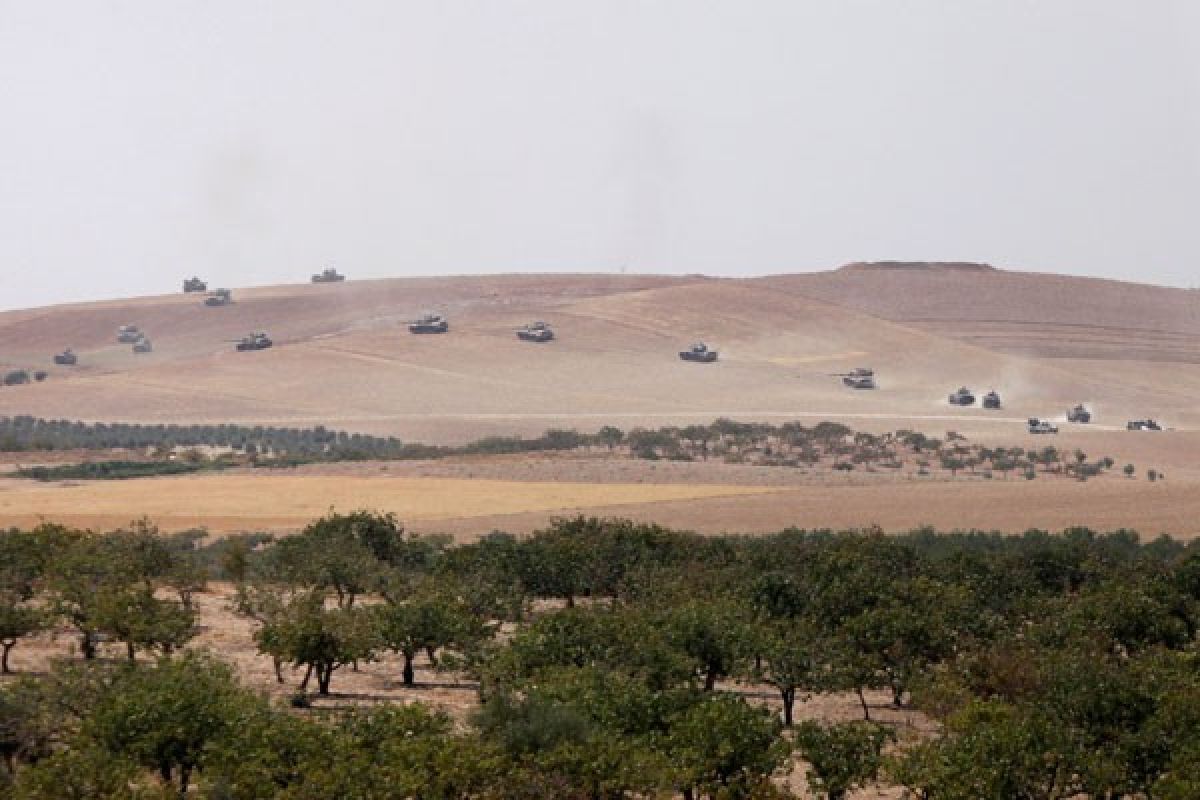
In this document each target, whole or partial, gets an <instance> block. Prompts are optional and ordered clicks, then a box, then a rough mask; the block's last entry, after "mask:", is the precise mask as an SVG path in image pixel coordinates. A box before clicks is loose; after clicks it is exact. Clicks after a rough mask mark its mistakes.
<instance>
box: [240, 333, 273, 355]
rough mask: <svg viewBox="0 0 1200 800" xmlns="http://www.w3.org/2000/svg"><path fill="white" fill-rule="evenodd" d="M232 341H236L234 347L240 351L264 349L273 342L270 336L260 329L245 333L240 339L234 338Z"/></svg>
mask: <svg viewBox="0 0 1200 800" xmlns="http://www.w3.org/2000/svg"><path fill="white" fill-rule="evenodd" d="M234 341H235V342H236V344H235V346H234V347H235V349H236V350H237V351H238V352H241V353H244V352H246V351H248V350H266V349H267V348H268V347H271V346H272V345H274V344H275V343H274V342H273V341H271V337H270V336H267V335H266V334H265V333H263V332H262V331H255V332H254V333H249V334H246V335H245V336H243V337H242V338H241V339H235V340H234Z"/></svg>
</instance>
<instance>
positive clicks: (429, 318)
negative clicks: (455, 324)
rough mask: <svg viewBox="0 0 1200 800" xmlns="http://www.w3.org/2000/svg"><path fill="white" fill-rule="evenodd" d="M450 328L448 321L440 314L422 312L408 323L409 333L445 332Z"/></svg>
mask: <svg viewBox="0 0 1200 800" xmlns="http://www.w3.org/2000/svg"><path fill="white" fill-rule="evenodd" d="M448 330H450V322H449V320H447V319H446V318H445V317H443V316H442V315H441V314H423V315H421V316H420V317H419V318H417V319H415V320H413V321H412V322H410V323H408V332H409V333H445V332H446V331H448Z"/></svg>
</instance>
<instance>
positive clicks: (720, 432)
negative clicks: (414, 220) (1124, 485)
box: [0, 417, 1159, 481]
mask: <svg viewBox="0 0 1200 800" xmlns="http://www.w3.org/2000/svg"><path fill="white" fill-rule="evenodd" d="M201 447H207V448H216V449H219V450H221V451H222V452H217V453H215V454H206V453H204V452H201V451H200V450H199V449H198V448H201ZM57 449H84V450H113V449H125V450H134V451H141V452H142V453H143V454H144V457H143V458H142V459H141V460H132V459H112V460H106V461H96V462H83V463H79V464H69V465H59V466H54V467H30V468H25V469H21V470H19V471H18V472H17V473H16V474H17V476H18V477H25V478H33V479H35V480H41V481H56V480H110V479H118V480H119V479H126V478H139V477H148V476H152V475H175V474H182V473H187V472H198V471H202V470H221V469H228V468H231V467H242V466H244V467H258V468H286V467H294V466H300V465H303V464H310V463H317V462H336V461H362V460H375V459H379V460H411V459H438V458H448V457H451V456H463V455H508V454H518V453H539V452H585V453H593V454H598V455H604V454H607V455H610V456H612V457H625V458H639V459H646V460H651V461H657V460H670V461H707V460H709V459H713V458H715V459H720V460H722V461H723V462H725V463H729V464H746V465H754V466H763V467H787V468H794V469H798V470H804V471H821V470H831V471H833V472H840V473H845V474H847V475H849V474H850V473H859V472H864V473H872V474H878V473H883V474H891V475H904V474H911V475H912V476H913V477H917V476H929V475H931V474H932V473H933V470H934V465H937V467H938V468H940V470H941V472H942V473H943V475H945V474H947V473H948V474H949V477H951V478H956V477H958V476H959V473H961V472H963V471H964V470H965V471H967V472H968V474H969V475H970V476H972V477H982V478H984V479H989V478H992V477H993V475H994V474H995V473H999V474H1000V476H1001V477H1003V478H1005V479H1007V478H1008V477H1009V476H1010V475H1011V474H1012V473H1013V472H1016V473H1017V474H1018V475H1021V476H1023V477H1024V478H1026V479H1027V480H1033V479H1035V478H1036V477H1037V476H1038V474H1047V475H1054V476H1064V477H1071V478H1074V479H1077V480H1080V481H1086V480H1088V479H1089V478H1093V477H1096V476H1098V475H1102V474H1104V473H1106V472H1109V471H1111V470H1112V469H1113V467H1114V466H1115V462H1114V461H1113V459H1112V458H1109V457H1104V458H1100V459H1097V460H1095V461H1092V460H1089V457H1088V455H1087V454H1086V453H1084V452H1083V451H1081V450H1075V451H1074V452H1073V453H1071V454H1070V455H1067V454H1065V453H1063V452H1061V451H1059V450H1058V449H1057V448H1055V447H1052V446H1049V447H1044V448H1042V449H1041V450H1034V449H1029V450H1026V449H1025V448H1021V447H1008V448H1006V447H987V446H983V445H977V444H972V443H970V442H969V441H968V440H967V439H966V437H964V436H962V435H961V434H958V433H955V432H953V431H948V432H947V434H946V436H945V438H944V439H937V438H932V437H929V436H927V435H926V434H923V433H919V432H916V431H910V430H899V431H895V432H891V433H884V434H872V433H864V432H861V431H855V430H853V429H851V428H849V427H847V426H845V425H842V424H840V423H835V422H820V423H817V424H816V425H814V426H811V427H809V426H805V425H802V424H800V423H795V422H789V423H785V424H783V425H768V424H764V423H742V422H736V421H734V420H729V419H718V420H716V421H715V422H713V423H712V424H710V425H689V426H686V427H683V428H680V427H673V426H672V427H663V428H657V429H645V428H634V429H633V430H630V431H628V432H624V431H621V430H620V429H618V428H614V427H612V426H605V427H604V428H602V429H601V430H600V431H598V432H597V433H594V434H585V433H579V432H578V431H574V430H560V429H551V430H548V431H546V432H545V433H543V434H542V435H541V436H537V437H533V438H523V437H517V436H491V437H486V438H483V439H479V440H476V441H473V442H469V443H467V444H464V445H460V446H434V445H423V444H418V443H404V442H401V441H400V440H399V439H396V438H393V437H387V438H381V437H373V436H366V435H362V434H348V433H345V432H339V431H329V430H326V429H325V428H321V427H317V428H311V429H291V428H262V427H254V428H245V427H240V426H236V425H193V426H175V425H124V424H114V425H106V424H103V423H100V424H96V425H87V424H84V423H69V422H65V421H53V420H41V419H36V418H34V417H0V450H7V451H13V452H21V451H49V450H57ZM1039 468H1040V473H1039ZM1157 477H1159V476H1158V475H1157V474H1156V475H1155V478H1157ZM1151 480H1154V479H1153V478H1152V479H1151Z"/></svg>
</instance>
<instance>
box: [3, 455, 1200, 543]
mask: <svg viewBox="0 0 1200 800" xmlns="http://www.w3.org/2000/svg"><path fill="white" fill-rule="evenodd" d="M1157 467H1158V468H1159V469H1165V470H1166V471H1167V473H1168V478H1167V479H1166V480H1161V481H1158V482H1155V483H1151V482H1149V481H1147V480H1146V479H1145V477H1144V474H1139V475H1138V477H1136V478H1134V479H1128V478H1125V477H1124V476H1123V475H1120V474H1110V475H1105V476H1102V477H1099V478H1093V479H1091V480H1089V481H1087V482H1086V483H1081V482H1079V481H1075V480H1072V479H1069V478H1064V477H1054V476H1047V475H1041V476H1039V477H1038V478H1037V479H1036V480H1034V481H1026V480H1024V479H1023V478H1019V477H1017V476H1010V477H1008V478H1003V477H1000V476H996V477H994V478H992V479H984V478H982V477H979V476H970V475H968V474H962V475H960V476H959V477H958V478H956V479H953V480H947V479H944V478H930V477H918V476H916V475H915V474H913V473H912V472H908V471H906V472H903V473H901V474H893V473H886V474H880V473H874V474H866V473H857V474H854V473H852V474H849V475H842V474H836V475H834V474H830V473H829V472H825V473H804V472H801V471H799V470H796V469H792V468H786V467H754V466H744V465H733V464H722V463H717V462H710V463H670V462H645V461H640V460H622V459H606V458H570V457H561V456H560V457H497V458H470V459H452V460H447V461H435V462H399V463H371V464H334V465H319V466H311V467H306V468H303V469H299V470H289V471H287V472H270V473H265V474H264V473H261V472H249V471H247V472H238V473H233V474H229V473H226V474H221V475H203V476H183V477H168V478H149V479H141V480H133V481H93V482H77V483H76V482H71V483H60V484H36V483H31V482H29V481H23V480H17V479H7V480H0V525H17V526H28V525H31V524H35V523H36V522H37V521H39V520H49V521H56V522H63V523H67V524H71V525H76V526H81V527H87V528H92V529H97V530H103V529H111V528H114V527H119V526H121V525H124V524H127V523H128V522H130V521H131V520H132V518H134V517H138V516H142V515H145V516H147V517H149V518H150V519H151V520H152V521H153V522H155V523H156V524H158V525H159V526H160V527H162V528H163V529H164V530H182V529H186V528H193V527H205V528H208V529H209V530H210V531H212V532H214V533H228V532H235V531H253V530H269V531H278V532H288V531H294V530H297V529H299V528H300V527H302V526H303V525H304V524H306V523H307V522H309V521H310V520H312V519H315V518H316V517H319V516H321V515H322V514H324V513H325V512H326V511H328V510H329V509H331V508H334V509H338V510H341V511H348V510H353V509H357V508H370V509H377V510H385V511H393V512H395V513H396V514H397V515H398V516H399V518H400V519H401V520H402V521H403V522H404V523H405V524H406V525H407V526H408V527H409V528H410V529H411V530H414V531H417V532H421V533H450V534H453V535H455V536H456V537H458V538H465V539H470V538H474V537H477V536H481V535H483V534H486V533H489V532H491V531H493V530H504V531H508V532H511V533H528V532H530V531H532V530H535V529H537V528H539V527H543V526H545V525H546V524H547V523H549V522H550V520H551V519H552V518H554V517H556V516H564V515H573V514H589V515H590V514H595V515H600V516H621V517H630V518H633V519H637V520H642V521H645V522H656V523H659V524H663V525H668V526H673V527H678V528H684V529H690V530H696V531H701V532H705V533H722V532H738V533H765V532H771V531H778V530H780V529H782V528H785V527H788V526H796V527H802V528H861V527H868V526H875V525H877V526H880V527H882V528H883V529H885V530H888V531H906V530H910V529H912V528H915V527H919V526H922V525H932V526H934V527H936V528H939V529H943V530H957V529H983V530H1002V531H1007V532H1014V533H1016V532H1021V531H1024V530H1027V529H1029V528H1035V527H1037V528H1046V529H1050V530H1058V529H1062V528H1065V527H1068V526H1071V525H1087V526H1091V527H1093V528H1096V529H1099V530H1109V529H1116V528H1122V527H1123V528H1133V529H1136V530H1138V531H1140V532H1141V533H1142V534H1143V535H1145V536H1147V537H1153V536H1156V535H1158V534H1160V533H1168V534H1171V535H1173V536H1176V537H1179V538H1184V539H1190V538H1193V537H1195V536H1197V535H1200V479H1198V478H1197V475H1196V473H1195V471H1189V470H1188V469H1186V468H1183V467H1181V468H1180V471H1179V472H1174V471H1172V468H1169V467H1165V465H1163V464H1161V463H1160V464H1158V465H1157ZM1143 472H1144V471H1143Z"/></svg>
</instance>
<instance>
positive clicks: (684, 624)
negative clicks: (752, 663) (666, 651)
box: [662, 598, 754, 691]
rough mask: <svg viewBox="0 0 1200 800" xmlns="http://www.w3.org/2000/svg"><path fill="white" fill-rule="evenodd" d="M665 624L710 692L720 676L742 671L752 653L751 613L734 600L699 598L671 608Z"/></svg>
mask: <svg viewBox="0 0 1200 800" xmlns="http://www.w3.org/2000/svg"><path fill="white" fill-rule="evenodd" d="M662 624H663V627H664V629H665V630H666V635H667V640H668V641H669V642H670V643H671V644H672V645H673V646H674V647H675V648H676V649H678V650H680V651H681V652H683V653H685V654H687V656H688V658H689V659H690V660H691V662H692V665H693V669H694V671H695V674H696V675H698V676H699V677H700V678H701V679H702V680H703V681H704V688H705V689H706V690H708V691H711V690H712V689H713V688H714V687H715V686H716V683H717V681H718V680H719V679H721V678H725V677H728V676H730V675H733V674H734V673H736V672H738V670H739V669H740V668H741V666H742V663H743V662H744V660H745V659H747V658H748V657H749V656H750V655H751V650H752V645H753V641H754V639H753V630H752V629H751V626H750V624H749V614H748V612H747V610H746V609H745V608H743V607H741V606H739V605H738V604H736V603H735V602H734V601H732V600H728V599H724V598H717V599H714V600H695V601H692V602H689V603H686V604H684V605H682V606H679V607H676V608H671V609H668V610H667V611H666V612H665V614H664V616H663V621H662Z"/></svg>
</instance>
